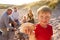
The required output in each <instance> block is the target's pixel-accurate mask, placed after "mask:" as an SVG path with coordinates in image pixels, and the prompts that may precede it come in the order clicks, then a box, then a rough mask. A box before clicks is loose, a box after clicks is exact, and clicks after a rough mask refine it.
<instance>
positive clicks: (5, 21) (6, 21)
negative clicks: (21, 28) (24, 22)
mask: <svg viewBox="0 0 60 40" xmlns="http://www.w3.org/2000/svg"><path fill="white" fill-rule="evenodd" d="M3 20H4V24H5V26H6V27H7V28H9V29H13V27H11V26H10V25H9V19H8V17H4V18H3Z"/></svg>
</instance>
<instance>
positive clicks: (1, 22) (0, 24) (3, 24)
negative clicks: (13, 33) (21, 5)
mask: <svg viewBox="0 0 60 40" xmlns="http://www.w3.org/2000/svg"><path fill="white" fill-rule="evenodd" d="M10 14H12V9H7V11H6V12H5V13H4V14H3V15H2V16H1V18H0V29H1V30H2V31H3V38H2V40H8V31H7V28H8V29H10V30H12V29H13V30H15V28H13V27H11V26H10V25H9V23H10V22H12V21H10V17H9V15H10ZM12 23H13V22H12Z"/></svg>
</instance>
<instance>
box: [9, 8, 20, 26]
mask: <svg viewBox="0 0 60 40" xmlns="http://www.w3.org/2000/svg"><path fill="white" fill-rule="evenodd" d="M10 17H11V19H12V21H13V22H14V23H16V24H17V26H20V22H19V13H18V11H17V8H16V7H14V10H13V13H12V14H11V15H10ZM12 26H13V27H14V25H13V24H12Z"/></svg>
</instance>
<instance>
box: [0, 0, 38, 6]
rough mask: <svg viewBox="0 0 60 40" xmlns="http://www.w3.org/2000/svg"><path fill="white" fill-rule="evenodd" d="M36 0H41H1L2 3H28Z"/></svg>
mask: <svg viewBox="0 0 60 40" xmlns="http://www.w3.org/2000/svg"><path fill="white" fill-rule="evenodd" d="M36 1H39V0H0V4H13V5H22V4H25V3H26V4H28V3H31V2H36Z"/></svg>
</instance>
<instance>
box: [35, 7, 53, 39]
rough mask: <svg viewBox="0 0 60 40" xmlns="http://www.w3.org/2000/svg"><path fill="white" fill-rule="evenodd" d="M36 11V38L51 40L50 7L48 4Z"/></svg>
mask: <svg viewBox="0 0 60 40" xmlns="http://www.w3.org/2000/svg"><path fill="white" fill-rule="evenodd" d="M37 12H38V20H39V23H38V24H37V25H36V29H35V37H36V40H51V38H52V35H53V31H52V26H51V25H49V20H50V17H51V13H52V12H51V9H50V8H49V7H48V6H42V7H41V8H39V9H38V11H37Z"/></svg>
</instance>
